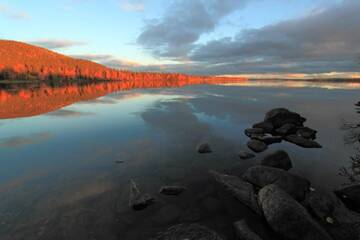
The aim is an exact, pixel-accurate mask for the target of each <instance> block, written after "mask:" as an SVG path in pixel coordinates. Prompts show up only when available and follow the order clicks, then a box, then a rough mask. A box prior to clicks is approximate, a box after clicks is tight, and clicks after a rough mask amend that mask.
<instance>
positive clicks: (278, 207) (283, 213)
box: [259, 184, 332, 240]
mask: <svg viewBox="0 0 360 240" xmlns="http://www.w3.org/2000/svg"><path fill="white" fill-rule="evenodd" d="M259 203H260V205H261V208H262V210H263V213H264V216H265V218H266V221H267V222H268V224H269V225H270V227H271V228H272V229H273V230H274V231H275V232H276V233H278V234H280V235H282V236H284V237H285V238H288V239H293V240H330V239H332V238H331V237H330V236H329V234H328V233H327V232H326V231H325V230H324V229H323V228H322V227H321V226H320V225H319V224H318V223H316V222H315V221H314V220H313V219H312V218H311V216H310V214H309V213H308V212H307V211H306V209H305V208H304V207H303V206H302V205H301V204H299V203H298V202H297V201H295V199H293V198H292V197H291V196H290V195H289V194H287V193H286V192H285V191H283V190H282V189H281V188H279V187H278V186H277V185H275V184H270V185H267V186H265V187H264V188H262V189H261V190H260V192H259Z"/></svg>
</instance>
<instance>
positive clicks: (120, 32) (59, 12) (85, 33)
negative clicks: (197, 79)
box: [0, 0, 360, 77]
mask: <svg viewBox="0 0 360 240" xmlns="http://www.w3.org/2000/svg"><path fill="white" fill-rule="evenodd" d="M359 12H360V1H359V0H47V1H44V0H31V1H26V0H0V39H10V40H16V41H23V42H27V43H30V44H34V45H38V46H42V47H45V48H48V49H50V50H53V51H56V52H59V53H62V54H65V55H69V56H72V57H77V58H82V59H89V60H92V61H96V62H99V63H101V64H104V65H107V66H109V67H113V68H119V69H127V70H135V71H164V72H184V73H189V74H206V75H207V74H209V75H253V76H262V75H271V76H278V75H286V76H287V75H289V76H302V77H304V76H321V75H324V76H345V75H346V76H360V75H359V73H358V72H360V71H359V69H360V14H359Z"/></svg>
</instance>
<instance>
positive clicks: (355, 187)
mask: <svg viewBox="0 0 360 240" xmlns="http://www.w3.org/2000/svg"><path fill="white" fill-rule="evenodd" d="M334 192H335V194H336V195H337V196H338V197H339V198H341V200H343V202H344V203H345V204H346V205H348V206H349V207H350V208H352V209H357V210H360V183H353V184H350V185H347V186H345V187H342V188H339V189H337V190H335V191H334Z"/></svg>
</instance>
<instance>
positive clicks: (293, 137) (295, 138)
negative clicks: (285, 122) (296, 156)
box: [285, 134, 322, 148]
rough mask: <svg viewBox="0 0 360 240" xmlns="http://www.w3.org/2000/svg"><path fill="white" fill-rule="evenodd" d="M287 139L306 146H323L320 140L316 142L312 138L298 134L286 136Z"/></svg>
mask: <svg viewBox="0 0 360 240" xmlns="http://www.w3.org/2000/svg"><path fill="white" fill-rule="evenodd" d="M285 140H286V141H288V142H291V143H294V144H296V145H298V146H300V147H304V148H322V146H321V145H320V144H319V143H318V142H315V141H314V140H311V139H307V138H303V137H301V136H299V135H296V134H292V135H288V136H286V137H285Z"/></svg>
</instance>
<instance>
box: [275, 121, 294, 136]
mask: <svg viewBox="0 0 360 240" xmlns="http://www.w3.org/2000/svg"><path fill="white" fill-rule="evenodd" d="M296 130H297V129H296V126H295V124H292V123H286V124H284V125H282V126H281V127H279V128H278V129H276V130H275V132H276V133H277V134H279V135H283V136H285V135H289V134H294V133H296Z"/></svg>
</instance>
